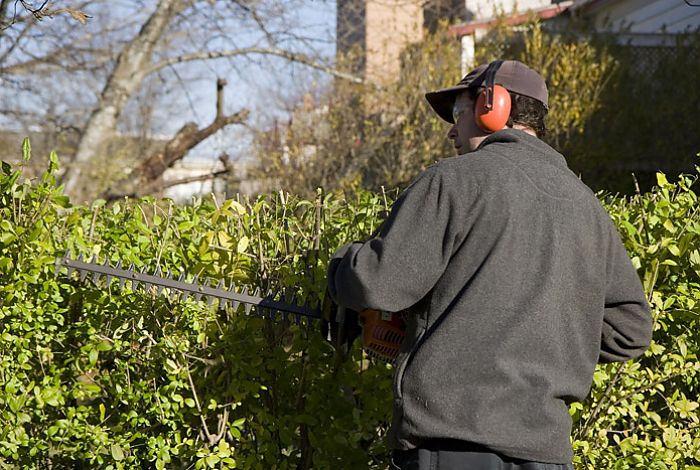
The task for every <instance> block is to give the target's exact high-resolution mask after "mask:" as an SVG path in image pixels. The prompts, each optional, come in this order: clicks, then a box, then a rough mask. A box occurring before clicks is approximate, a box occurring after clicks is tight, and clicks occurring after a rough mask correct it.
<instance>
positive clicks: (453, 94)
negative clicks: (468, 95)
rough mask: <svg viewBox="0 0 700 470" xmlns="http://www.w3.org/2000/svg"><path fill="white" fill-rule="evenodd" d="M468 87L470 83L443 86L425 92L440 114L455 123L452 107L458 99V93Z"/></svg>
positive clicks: (432, 105) (427, 98)
mask: <svg viewBox="0 0 700 470" xmlns="http://www.w3.org/2000/svg"><path fill="white" fill-rule="evenodd" d="M468 88H469V86H468V85H456V86H453V87H450V88H443V89H442V90H437V91H431V92H430V93H426V94H425V99H426V100H428V104H430V106H431V107H432V108H433V110H434V111H435V112H436V113H437V115H438V116H440V117H441V118H442V119H444V120H445V121H447V122H449V123H450V124H454V123H455V121H454V119H453V118H452V108H453V107H454V104H455V100H456V99H457V95H459V94H460V93H461V92H463V91H464V90H466V89H468Z"/></svg>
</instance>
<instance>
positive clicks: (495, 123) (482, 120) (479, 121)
mask: <svg viewBox="0 0 700 470" xmlns="http://www.w3.org/2000/svg"><path fill="white" fill-rule="evenodd" d="M488 91H489V90H488V88H486V89H484V90H483V91H482V92H481V93H479V96H478V97H477V99H476V104H475V105H474V120H475V121H476V125H477V126H479V127H480V128H481V130H483V131H484V132H488V133H491V132H496V131H500V130H501V129H503V127H504V126H505V125H506V123H507V122H508V118H509V117H510V93H508V90H506V89H505V88H504V87H502V86H501V85H494V86H493V92H492V93H493V102H492V103H493V105H492V106H491V109H489V108H488V106H487V105H488V101H489V100H488V96H487V93H488Z"/></svg>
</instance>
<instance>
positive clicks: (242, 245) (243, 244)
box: [236, 236, 249, 253]
mask: <svg viewBox="0 0 700 470" xmlns="http://www.w3.org/2000/svg"><path fill="white" fill-rule="evenodd" d="M248 242H249V240H248V237H246V236H243V237H241V238H240V239H239V240H238V245H237V246H236V251H237V252H238V253H245V250H247V249H248Z"/></svg>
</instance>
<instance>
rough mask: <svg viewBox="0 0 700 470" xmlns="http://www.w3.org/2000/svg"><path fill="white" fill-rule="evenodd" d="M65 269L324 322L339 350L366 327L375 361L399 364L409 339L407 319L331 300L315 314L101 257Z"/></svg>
mask: <svg viewBox="0 0 700 470" xmlns="http://www.w3.org/2000/svg"><path fill="white" fill-rule="evenodd" d="M62 267H65V268H67V276H68V277H70V276H71V274H72V273H73V272H76V271H77V272H78V273H79V274H80V276H79V277H80V281H81V282H83V281H85V278H86V277H87V276H88V274H90V273H91V274H92V280H93V282H97V281H98V279H100V278H101V277H104V278H105V279H106V281H107V284H110V283H111V281H112V280H113V279H119V289H120V290H121V289H122V288H123V287H124V284H125V283H126V282H127V281H129V282H130V283H131V290H132V291H134V292H136V291H137V289H138V288H139V286H143V288H144V290H145V291H148V290H150V288H151V287H152V286H155V287H156V295H161V293H163V291H164V290H165V289H167V290H168V297H169V298H170V300H172V299H173V298H174V297H175V295H177V294H178V293H179V294H180V300H181V301H184V300H186V299H187V298H188V297H190V296H192V297H193V298H194V299H195V300H196V301H201V300H202V299H206V302H207V304H208V305H211V304H212V303H213V302H214V301H217V300H218V302H219V308H220V309H225V308H226V307H227V306H230V307H231V308H232V309H233V311H234V312H237V311H238V310H239V309H240V308H241V306H242V307H243V310H244V312H245V314H246V315H249V316H250V315H252V316H259V317H262V318H267V319H269V320H273V321H274V320H282V321H289V320H290V317H291V318H293V320H294V322H295V323H296V324H300V323H302V321H303V320H304V319H306V321H307V322H312V321H320V322H321V333H322V335H323V336H324V338H325V339H326V340H327V341H328V342H330V343H331V344H333V345H334V346H335V347H336V348H337V349H338V348H344V349H345V350H347V349H349V347H350V345H351V344H352V341H353V340H354V339H355V338H356V337H357V336H358V335H359V334H360V325H361V332H362V344H363V347H364V348H365V349H366V350H367V352H368V353H369V354H370V355H372V356H375V357H377V358H379V359H381V360H384V361H393V360H394V359H395V358H396V356H397V355H398V352H399V346H400V345H401V342H402V341H403V338H404V337H405V322H404V318H403V314H400V313H388V312H379V311H377V310H364V311H362V312H360V313H359V314H358V313H357V312H354V311H351V310H347V309H345V308H343V307H340V306H338V305H336V304H335V303H334V302H333V301H332V300H331V299H330V297H329V296H328V295H326V296H325V298H324V301H323V302H322V304H321V306H320V307H316V308H314V307H312V306H310V305H308V304H305V305H298V304H296V303H295V299H294V297H293V296H284V295H283V296H281V297H282V298H278V297H276V296H275V295H273V294H272V293H268V295H266V296H264V297H263V296H261V295H260V290H259V289H256V290H255V291H253V292H252V293H251V292H249V291H248V288H247V287H244V288H243V289H242V290H241V292H237V291H236V286H235V284H234V283H231V285H230V286H228V288H227V287H226V285H225V284H224V282H223V281H222V280H220V281H219V282H218V284H217V285H216V287H212V286H211V285H210V281H209V279H208V278H207V279H205V281H204V282H203V283H199V279H198V276H195V277H194V279H193V280H192V281H191V282H188V281H186V280H185V275H184V273H183V274H180V276H179V277H178V278H177V279H175V278H174V277H173V274H172V273H168V274H167V275H166V276H165V277H163V276H161V272H160V269H157V270H156V272H155V273H154V274H148V273H146V271H145V269H142V270H141V271H140V272H138V271H136V270H135V267H134V264H133V263H132V264H131V265H130V266H129V267H128V268H127V269H123V268H122V266H121V262H118V263H117V265H116V266H114V267H113V266H111V265H110V264H109V260H105V262H104V263H103V264H99V263H97V257H95V256H93V258H92V260H91V261H90V262H85V261H83V258H82V255H79V256H78V257H77V259H72V258H71V255H70V252H67V253H66V254H65V256H63V257H62V258H57V259H56V275H58V274H59V273H60V272H61V268H62Z"/></svg>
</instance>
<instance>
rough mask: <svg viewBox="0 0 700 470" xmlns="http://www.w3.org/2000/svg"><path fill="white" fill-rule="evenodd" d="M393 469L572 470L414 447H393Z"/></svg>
mask: <svg viewBox="0 0 700 470" xmlns="http://www.w3.org/2000/svg"><path fill="white" fill-rule="evenodd" d="M391 464H392V465H391V468H392V470H574V466H573V465H572V464H554V463H540V462H528V461H525V460H518V459H511V458H508V457H504V456H501V455H498V454H495V453H492V452H488V451H482V450H479V451H471V450H441V449H435V448H431V449H413V450H408V451H394V453H393V456H392V459H391Z"/></svg>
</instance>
